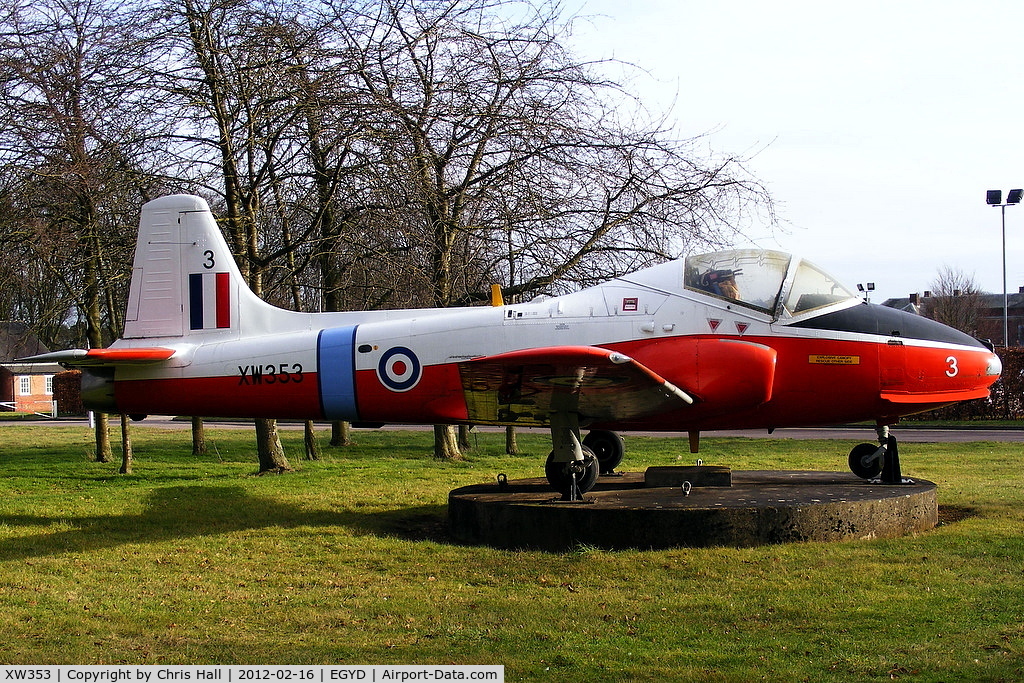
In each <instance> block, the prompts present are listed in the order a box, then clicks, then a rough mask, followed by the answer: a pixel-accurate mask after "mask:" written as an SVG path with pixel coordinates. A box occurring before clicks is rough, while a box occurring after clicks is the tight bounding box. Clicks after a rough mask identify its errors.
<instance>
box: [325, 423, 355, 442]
mask: <svg viewBox="0 0 1024 683" xmlns="http://www.w3.org/2000/svg"><path fill="white" fill-rule="evenodd" d="M353 445H355V444H354V442H353V441H352V423H350V422H346V421H344V420H335V421H334V422H332V423H331V446H334V447H335V448H337V447H339V446H353Z"/></svg>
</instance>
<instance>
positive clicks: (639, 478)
mask: <svg viewBox="0 0 1024 683" xmlns="http://www.w3.org/2000/svg"><path fill="white" fill-rule="evenodd" d="M731 474H732V485H731V486H708V487H697V486H695V487H693V488H692V489H691V490H690V493H689V495H684V493H683V489H682V487H678V486H655V487H648V486H645V477H644V475H643V474H642V473H627V474H624V475H621V476H616V477H601V478H600V479H599V480H598V483H597V486H596V487H595V488H594V489H593V490H592V491H590V492H589V493H587V494H586V496H585V501H584V502H583V503H563V502H560V501H558V497H557V494H555V493H554V492H553V491H552V490H551V487H550V485H549V484H548V482H547V480H546V479H522V480H518V481H511V482H508V484H507V486H505V487H499V486H498V485H497V484H478V485H475V486H466V487H463V488H460V489H456V490H455V491H452V492H451V493H450V494H449V496H448V518H449V523H450V526H451V531H452V534H453V536H455V538H457V539H459V540H460V541H462V542H465V543H474V544H481V545H489V546H493V547H498V548H535V549H542V550H554V551H560V550H568V549H572V548H574V547H577V546H579V545H590V546H595V547H599V548H607V549H626V548H641V549H653V548H671V547H678V546H690V547H700V546H717V545H722V546H736V547H746V546H756V545H763V544H767V543H788V542H793V541H840V540H844V539H862V538H894V537H898V536H903V535H906V534H911V533H915V532H919V531H925V530H928V529H931V528H932V527H934V526H935V525H936V524H937V523H938V503H937V500H936V487H935V484H933V483H931V482H929V481H923V480H920V479H917V480H915V482H914V483H913V484H903V485H882V484H869V483H867V482H865V481H863V480H862V479H860V478H858V477H856V476H855V475H853V474H849V473H839V472H814V471H734V472H732V473H731Z"/></svg>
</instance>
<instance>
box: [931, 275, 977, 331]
mask: <svg viewBox="0 0 1024 683" xmlns="http://www.w3.org/2000/svg"><path fill="white" fill-rule="evenodd" d="M931 293H932V295H931V296H930V297H927V298H925V299H923V303H922V308H923V311H922V313H923V314H924V315H925V316H927V317H929V318H931V319H933V320H937V321H939V322H940V323H943V324H946V325H949V326H950V327H954V328H956V329H958V330H960V331H961V332H966V333H967V334H970V335H975V334H976V333H977V331H978V316H979V313H980V308H981V290H980V289H979V288H978V285H977V284H975V282H974V276H973V275H968V274H967V273H964V272H963V271H962V270H960V269H959V268H953V267H952V266H948V265H945V266H943V267H942V268H940V269H939V272H938V275H937V276H936V278H935V279H934V280H933V281H932V284H931Z"/></svg>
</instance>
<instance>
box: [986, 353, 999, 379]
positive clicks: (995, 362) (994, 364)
mask: <svg viewBox="0 0 1024 683" xmlns="http://www.w3.org/2000/svg"><path fill="white" fill-rule="evenodd" d="M985 374H986V375H987V376H989V377H998V376H999V375H1001V374H1003V361H1001V360H999V356H997V355H996V354H994V353H993V354H992V355H990V356H989V358H988V365H987V366H986V368H985Z"/></svg>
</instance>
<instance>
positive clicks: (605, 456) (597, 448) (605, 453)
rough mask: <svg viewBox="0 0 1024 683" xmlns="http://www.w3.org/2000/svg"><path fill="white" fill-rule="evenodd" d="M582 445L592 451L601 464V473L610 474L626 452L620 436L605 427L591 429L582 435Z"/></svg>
mask: <svg viewBox="0 0 1024 683" xmlns="http://www.w3.org/2000/svg"><path fill="white" fill-rule="evenodd" d="M583 445H584V446H586V447H587V448H589V449H590V450H592V451H594V455H596V456H597V462H598V463H600V465H601V474H611V473H612V472H614V471H615V468H616V467H618V466H619V463H620V462H622V456H623V455H625V454H626V444H625V442H624V441H623V440H622V437H621V436H619V435H618V434H616V433H615V432H612V431H608V430H606V429H593V430H591V431H590V432H589V433H588V434H587V435H586V436H585V437H583Z"/></svg>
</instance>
